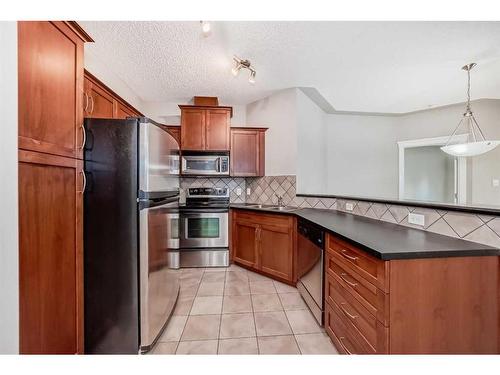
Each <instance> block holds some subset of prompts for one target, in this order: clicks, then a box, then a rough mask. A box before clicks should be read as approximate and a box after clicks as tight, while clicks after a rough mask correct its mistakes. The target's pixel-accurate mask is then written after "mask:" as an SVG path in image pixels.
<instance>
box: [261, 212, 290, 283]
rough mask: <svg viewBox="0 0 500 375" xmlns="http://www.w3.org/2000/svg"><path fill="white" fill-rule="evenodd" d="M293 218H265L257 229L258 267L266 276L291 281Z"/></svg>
mask: <svg viewBox="0 0 500 375" xmlns="http://www.w3.org/2000/svg"><path fill="white" fill-rule="evenodd" d="M294 227H295V225H294V220H293V217H287V216H278V217H276V218H266V220H265V221H263V222H262V224H261V225H260V228H259V236H258V238H259V254H258V257H259V266H260V270H261V271H262V272H264V273H266V274H268V275H271V276H274V277H277V278H280V279H285V280H288V281H293V249H294V235H293V234H294V232H295V230H294Z"/></svg>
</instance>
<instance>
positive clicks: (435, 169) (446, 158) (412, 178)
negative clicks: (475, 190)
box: [404, 146, 455, 203]
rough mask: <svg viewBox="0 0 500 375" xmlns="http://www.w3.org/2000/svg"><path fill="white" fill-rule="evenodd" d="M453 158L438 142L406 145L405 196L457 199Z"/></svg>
mask: <svg viewBox="0 0 500 375" xmlns="http://www.w3.org/2000/svg"><path fill="white" fill-rule="evenodd" d="M454 160H455V158H454V157H453V156H451V155H448V154H446V153H444V152H443V151H441V148H440V147H439V146H424V147H411V148H407V149H405V181H404V199H409V200H419V201H429V202H443V203H454V201H455V197H454V195H455V170H454Z"/></svg>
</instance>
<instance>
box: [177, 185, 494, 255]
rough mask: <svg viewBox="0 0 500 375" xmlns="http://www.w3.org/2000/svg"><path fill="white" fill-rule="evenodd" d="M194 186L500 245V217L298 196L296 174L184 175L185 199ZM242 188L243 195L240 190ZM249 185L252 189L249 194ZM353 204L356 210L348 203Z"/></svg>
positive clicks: (234, 197) (242, 199) (236, 199)
mask: <svg viewBox="0 0 500 375" xmlns="http://www.w3.org/2000/svg"><path fill="white" fill-rule="evenodd" d="M191 186H204V187H223V186H228V187H229V190H230V197H231V203H245V202H247V203H262V204H276V203H277V202H278V200H277V197H276V195H280V196H282V197H283V202H284V204H285V205H289V206H296V207H301V208H306V207H308V208H323V209H331V210H338V211H342V212H347V213H350V214H353V215H359V216H365V217H369V218H372V219H375V220H382V221H387V222H390V223H394V224H399V225H404V226H408V227H412V228H416V229H420V230H425V231H429V232H434V233H438V234H443V235H446V236H451V237H456V238H463V239H466V240H470V241H474V242H479V243H483V244H487V245H491V246H495V247H500V217H499V216H491V215H480V214H471V213H466V212H460V211H447V210H445V209H443V210H441V209H433V208H424V207H410V206H404V205H397V204H389V203H387V204H386V203H377V202H366V201H357V200H346V199H335V198H320V197H317V198H315V197H297V196H296V186H297V184H296V178H295V176H265V177H258V178H255V177H252V178H249V177H247V178H219V177H210V178H200V177H197V178H192V177H188V178H181V202H184V201H185V189H186V188H188V187H191ZM237 188H241V195H239V196H238V195H237V194H236V189H237ZM246 188H250V194H249V195H248V196H247V194H246ZM347 203H351V204H352V205H353V210H352V211H347V210H346V204H347ZM410 212H413V213H416V214H421V215H424V217H425V225H424V226H423V227H422V226H418V225H414V224H410V223H409V222H408V214H409V213H410Z"/></svg>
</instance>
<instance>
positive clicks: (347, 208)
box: [345, 203, 354, 211]
mask: <svg viewBox="0 0 500 375" xmlns="http://www.w3.org/2000/svg"><path fill="white" fill-rule="evenodd" d="M345 209H346V211H352V210H354V205H353V204H352V203H346V204H345Z"/></svg>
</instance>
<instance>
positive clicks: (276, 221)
mask: <svg viewBox="0 0 500 375" xmlns="http://www.w3.org/2000/svg"><path fill="white" fill-rule="evenodd" d="M231 210H232V212H233V219H234V220H243V221H246V222H253V223H257V224H264V225H273V226H283V227H289V226H291V225H293V216H292V215H284V214H268V213H262V212H257V211H250V210H244V209H241V210H238V209H234V208H232V209H231Z"/></svg>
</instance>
